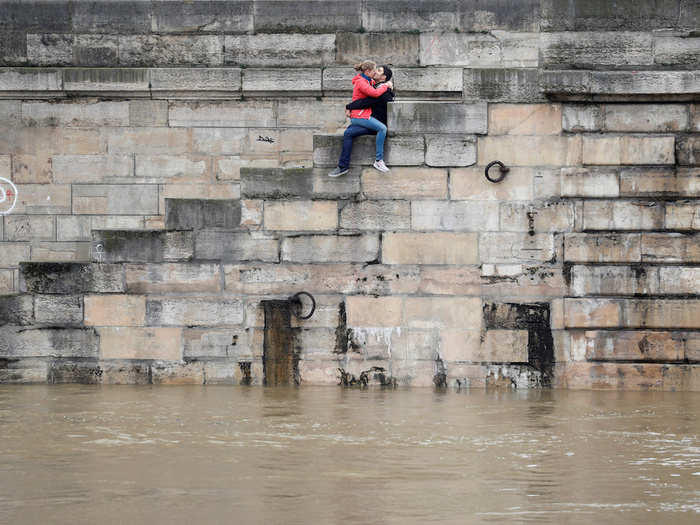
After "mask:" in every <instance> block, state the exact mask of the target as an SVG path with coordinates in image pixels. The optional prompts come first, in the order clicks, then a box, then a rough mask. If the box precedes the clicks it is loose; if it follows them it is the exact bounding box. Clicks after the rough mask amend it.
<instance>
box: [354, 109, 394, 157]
mask: <svg viewBox="0 0 700 525" xmlns="http://www.w3.org/2000/svg"><path fill="white" fill-rule="evenodd" d="M350 122H352V123H353V124H354V125H355V126H362V127H364V128H367V129H371V130H372V131H376V132H377V155H376V157H375V158H376V160H382V159H383V158H384V139H386V126H385V125H384V124H382V123H381V122H379V121H378V120H377V119H376V118H374V117H370V118H368V119H366V118H353V119H350Z"/></svg>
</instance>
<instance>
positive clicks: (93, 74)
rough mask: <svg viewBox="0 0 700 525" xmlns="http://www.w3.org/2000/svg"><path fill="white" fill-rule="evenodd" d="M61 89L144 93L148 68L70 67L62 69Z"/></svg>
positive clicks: (86, 91)
mask: <svg viewBox="0 0 700 525" xmlns="http://www.w3.org/2000/svg"><path fill="white" fill-rule="evenodd" d="M63 89H64V90H65V91H67V92H79V93H101V92H125V91H128V92H133V93H139V92H141V93H146V92H148V91H149V87H148V70H147V69H138V68H70V69H64V70H63Z"/></svg>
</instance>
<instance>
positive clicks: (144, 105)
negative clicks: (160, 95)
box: [129, 73, 168, 127]
mask: <svg viewBox="0 0 700 525" xmlns="http://www.w3.org/2000/svg"><path fill="white" fill-rule="evenodd" d="M153 76H154V73H151V77H153ZM129 125H130V126H132V127H133V126H167V125H168V101H167V100H130V101H129Z"/></svg>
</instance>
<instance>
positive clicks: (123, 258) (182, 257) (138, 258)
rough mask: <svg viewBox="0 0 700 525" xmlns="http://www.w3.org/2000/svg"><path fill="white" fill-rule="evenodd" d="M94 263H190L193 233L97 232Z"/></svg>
mask: <svg viewBox="0 0 700 525" xmlns="http://www.w3.org/2000/svg"><path fill="white" fill-rule="evenodd" d="M92 241H93V242H92V260H93V261H94V262H98V263H119V262H140V263H147V262H171V261H189V260H191V259H192V257H193V255H194V232H192V231H178V230H174V231H163V230H150V231H143V230H142V231H137V230H93V232H92Z"/></svg>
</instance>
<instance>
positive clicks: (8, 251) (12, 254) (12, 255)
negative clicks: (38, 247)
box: [0, 242, 30, 267]
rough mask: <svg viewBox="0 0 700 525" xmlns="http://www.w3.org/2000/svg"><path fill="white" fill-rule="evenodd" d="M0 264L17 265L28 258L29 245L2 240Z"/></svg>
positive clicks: (4, 265) (5, 265) (6, 265)
mask: <svg viewBox="0 0 700 525" xmlns="http://www.w3.org/2000/svg"><path fill="white" fill-rule="evenodd" d="M0 248H2V250H0V266H3V267H8V266H14V267H16V266H18V265H19V263H20V262H22V261H28V260H29V257H30V256H29V250H30V245H29V244H27V243H19V242H3V243H1V244H0Z"/></svg>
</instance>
